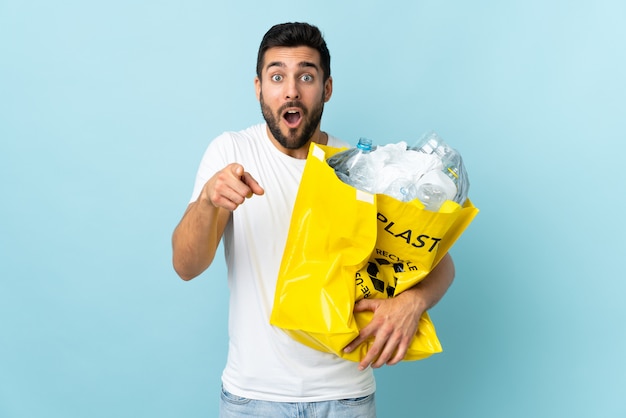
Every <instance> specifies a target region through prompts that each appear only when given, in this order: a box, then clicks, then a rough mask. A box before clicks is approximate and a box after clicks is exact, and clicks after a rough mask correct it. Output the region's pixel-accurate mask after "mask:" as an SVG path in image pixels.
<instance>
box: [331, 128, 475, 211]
mask: <svg viewBox="0 0 626 418" xmlns="http://www.w3.org/2000/svg"><path fill="white" fill-rule="evenodd" d="M370 143H371V141H370ZM360 145H361V140H360V141H359V144H357V146H356V147H354V148H349V149H346V150H344V151H341V152H338V153H336V154H335V155H333V156H332V157H330V158H328V160H327V162H328V165H330V166H331V167H332V168H333V169H334V170H335V173H336V174H337V177H339V179H340V180H342V181H343V182H344V183H347V184H349V185H351V186H354V187H356V188H357V189H360V190H364V191H367V192H370V193H376V194H385V195H388V196H392V197H394V198H396V199H398V200H400V201H403V202H409V201H411V200H413V199H419V200H420V201H421V202H422V203H423V204H424V206H425V208H426V209H428V210H432V211H438V210H439V208H440V207H441V205H442V204H443V202H445V201H446V200H452V201H455V202H457V203H459V204H461V205H462V204H463V203H464V202H465V199H467V194H468V191H469V178H468V176H467V171H466V170H465V166H464V164H463V159H462V158H461V154H460V153H459V152H458V151H456V150H455V149H454V148H452V147H450V146H449V145H448V144H447V143H446V142H445V141H443V139H441V137H439V136H438V135H437V133H435V132H430V133H428V134H426V135H424V136H423V137H422V138H421V139H420V140H419V141H418V142H417V143H416V144H414V145H413V146H410V147H409V146H408V145H407V143H406V142H398V143H396V144H386V145H382V146H372V147H371V151H367V152H365V153H364V152H362V151H361V149H362V147H360Z"/></svg>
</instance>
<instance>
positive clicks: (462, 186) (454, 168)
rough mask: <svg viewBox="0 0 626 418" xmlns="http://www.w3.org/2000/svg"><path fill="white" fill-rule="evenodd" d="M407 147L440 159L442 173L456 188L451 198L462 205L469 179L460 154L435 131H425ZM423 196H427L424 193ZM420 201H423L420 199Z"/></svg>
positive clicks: (465, 197) (435, 198) (434, 198)
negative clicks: (413, 143) (414, 142)
mask: <svg viewBox="0 0 626 418" xmlns="http://www.w3.org/2000/svg"><path fill="white" fill-rule="evenodd" d="M409 149H412V150H415V151H419V152H423V153H425V154H435V155H437V156H438V157H439V158H440V159H441V162H442V163H443V172H444V174H446V176H448V177H449V178H450V179H451V180H452V181H453V182H454V184H455V186H456V189H457V191H456V194H455V196H454V199H453V200H454V201H455V202H457V203H459V204H461V205H462V204H463V203H464V202H465V200H466V199H467V193H468V190H469V179H468V177H467V172H466V171H465V166H464V165H463V159H462V158H461V154H460V153H459V152H458V151H457V150H455V149H454V148H452V147H450V146H449V145H448V144H446V143H445V142H444V140H443V139H441V137H439V135H437V133H435V132H429V133H427V134H426V135H424V136H423V137H422V139H420V141H418V142H417V143H416V144H415V145H414V146H412V147H409ZM424 193H428V191H424ZM423 197H424V198H427V197H426V195H424V196H423ZM437 199H438V198H437V197H435V196H433V200H437ZM420 200H421V199H420ZM422 203H425V202H423V201H422Z"/></svg>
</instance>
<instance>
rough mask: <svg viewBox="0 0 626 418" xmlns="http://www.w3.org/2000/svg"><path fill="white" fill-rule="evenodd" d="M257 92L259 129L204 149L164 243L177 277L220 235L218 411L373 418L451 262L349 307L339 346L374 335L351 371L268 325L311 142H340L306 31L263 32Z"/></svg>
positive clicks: (323, 55) (328, 80)
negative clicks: (382, 371)
mask: <svg viewBox="0 0 626 418" xmlns="http://www.w3.org/2000/svg"><path fill="white" fill-rule="evenodd" d="M254 85H255V89H256V96H257V99H258V100H259V102H260V104H261V110H262V113H263V117H264V119H265V121H266V123H265V124H259V125H256V126H252V127H250V128H248V129H246V130H243V131H240V132H227V133H224V134H222V135H220V136H218V137H217V138H216V139H214V140H213V141H212V142H211V143H210V144H209V146H208V148H207V151H206V152H205V154H204V157H203V159H202V162H201V164H200V168H199V170H198V174H197V178H196V184H195V188H194V192H193V196H192V201H191V203H190V204H189V206H188V208H187V211H186V212H185V214H184V215H183V218H182V220H181V221H180V223H179V225H178V226H177V227H176V229H175V231H174V234H173V238H172V242H173V264H174V268H175V270H176V272H177V273H178V274H179V275H180V277H181V278H183V279H184V280H190V279H192V278H194V277H196V276H198V275H199V274H201V273H202V272H203V271H204V270H205V269H207V268H208V267H209V265H210V264H211V262H212V261H213V258H214V256H215V253H216V249H217V247H218V244H219V242H220V240H221V239H222V238H223V239H224V252H225V256H226V263H227V267H228V284H229V288H230V305H229V306H230V310H229V350H228V360H227V364H226V367H225V369H224V372H223V375H222V383H223V390H222V403H221V406H220V408H221V411H220V412H221V416H223V417H239V416H253V417H265V416H267V417H273V418H275V417H280V416H303V417H304V416H330V417H332V416H346V417H353V416H354V417H356V416H359V417H361V416H365V417H374V416H375V404H374V391H375V381H374V376H373V371H372V368H377V367H380V366H382V365H384V364H389V365H392V364H396V363H398V362H399V361H400V360H402V358H403V357H404V354H405V353H406V349H407V347H408V345H409V342H410V341H411V337H412V336H413V335H414V334H415V332H416V330H417V324H418V320H419V317H420V316H421V314H422V313H423V312H424V311H425V310H427V309H429V308H431V307H432V306H433V305H434V304H435V303H437V301H438V300H439V299H440V298H441V297H442V296H443V295H444V293H445V292H446V290H447V288H448V287H449V285H450V284H451V282H452V280H453V277H454V265H453V263H452V260H451V258H450V257H449V256H445V257H444V259H443V260H442V261H441V262H440V264H439V265H438V266H437V268H435V269H434V270H433V272H432V273H431V274H430V275H429V276H428V277H427V278H426V279H425V280H423V281H422V282H421V283H420V284H418V285H416V286H415V287H413V288H411V289H409V290H407V291H405V292H403V293H401V294H400V295H398V296H397V297H395V298H392V299H387V300H368V299H364V300H362V301H360V302H358V303H357V304H356V306H355V311H363V310H370V311H373V312H374V317H373V319H372V321H371V323H370V324H369V325H368V326H367V327H365V328H363V329H362V330H361V332H360V335H359V336H358V337H357V338H356V339H355V340H354V341H353V342H351V343H350V344H349V345H348V346H347V347H346V350H348V351H349V350H353V349H355V348H356V347H357V346H358V345H359V344H360V343H361V342H363V341H364V340H366V339H367V338H369V337H373V338H374V341H375V342H374V344H373V345H372V347H371V349H370V350H369V352H368V353H367V355H366V356H365V357H364V359H363V360H362V361H361V362H360V363H359V364H356V363H353V362H350V361H347V360H344V359H341V358H339V357H338V356H336V355H333V354H329V353H323V352H319V351H316V350H314V349H311V348H309V347H306V346H304V345H302V344H300V343H298V342H296V341H294V340H292V339H291V338H290V337H288V336H287V335H286V334H285V333H283V332H282V331H281V330H280V329H277V328H275V327H273V326H271V325H270V324H269V317H270V313H271V309H272V304H273V299H274V288H275V285H276V278H277V275H278V270H279V266H280V262H281V257H282V253H283V249H284V245H285V242H286V239H287V234H288V231H289V221H290V215H291V211H292V209H293V205H294V202H295V198H296V193H297V190H298V184H299V182H300V178H301V176H302V172H303V169H304V164H305V159H306V156H307V153H308V149H309V145H310V143H311V142H316V143H320V144H324V145H330V146H334V147H341V146H349V145H348V144H347V143H345V142H342V141H340V140H338V139H337V138H335V137H333V136H331V135H329V134H327V133H325V132H323V131H321V128H320V122H321V117H322V113H323V109H324V104H325V103H326V102H327V101H328V100H329V99H330V97H331V95H332V92H333V80H332V77H331V75H330V54H329V52H328V48H327V46H326V43H325V41H324V39H323V37H322V34H321V33H320V31H319V30H318V28H316V27H315V26H312V25H309V24H305V23H286V24H281V25H276V26H274V27H272V28H271V29H270V30H269V31H268V32H267V33H266V34H265V36H264V38H263V40H262V42H261V45H260V48H259V53H258V59H257V76H256V77H255V80H254ZM320 187H323V185H320ZM328 216H332V213H329V214H328ZM370 366H371V367H370ZM296 414H300V415H296Z"/></svg>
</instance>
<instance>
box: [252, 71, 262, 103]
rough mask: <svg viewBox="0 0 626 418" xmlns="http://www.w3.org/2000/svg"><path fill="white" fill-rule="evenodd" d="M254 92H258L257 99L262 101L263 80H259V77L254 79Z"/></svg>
mask: <svg viewBox="0 0 626 418" xmlns="http://www.w3.org/2000/svg"><path fill="white" fill-rule="evenodd" d="M254 90H255V92H256V99H257V100H258V101H261V80H259V77H258V76H256V77H254Z"/></svg>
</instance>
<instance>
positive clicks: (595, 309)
mask: <svg viewBox="0 0 626 418" xmlns="http://www.w3.org/2000/svg"><path fill="white" fill-rule="evenodd" d="M294 20H301V21H309V22H311V23H314V24H316V25H318V26H319V27H320V28H321V29H322V31H323V32H324V33H325V35H326V40H327V42H328V44H329V48H330V50H331V54H332V59H333V61H332V69H333V76H334V87H335V91H334V95H333V97H332V99H331V101H330V102H329V103H328V104H327V106H326V109H325V116H324V121H323V129H325V130H327V131H329V132H331V133H333V134H335V135H336V136H339V137H342V138H344V139H346V140H347V141H349V142H351V143H356V141H357V139H358V137H359V136H368V137H370V138H372V139H374V141H375V142H377V143H379V144H382V143H387V142H397V141H400V140H405V141H408V142H413V141H416V140H417V139H418V138H419V137H420V136H421V135H422V133H424V132H425V131H427V130H431V129H434V130H436V131H437V132H438V133H439V134H440V135H441V136H442V137H443V138H444V139H445V140H446V141H448V142H449V143H451V144H452V145H454V146H455V147H456V148H457V149H458V150H459V151H461V153H462V154H463V156H464V159H465V163H466V166H467V168H468V171H469V174H470V179H471V183H472V186H471V189H470V197H471V198H472V200H473V202H474V203H475V204H476V206H477V207H479V208H480V210H481V212H480V213H479V215H478V217H477V218H476V219H475V221H474V222H473V223H472V224H471V225H470V227H469V228H468V230H467V231H466V233H465V234H464V235H463V236H462V237H461V238H460V240H459V241H458V242H457V244H456V245H455V246H454V248H453V249H452V251H451V252H452V254H453V256H454V259H455V262H456V266H457V278H456V281H455V283H454V285H453V287H452V288H451V289H450V291H449V292H448V295H447V296H446V298H445V299H444V300H443V301H442V302H441V303H440V304H439V305H438V306H437V307H436V308H435V309H433V310H432V312H431V314H432V317H433V321H434V322H435V325H436V327H437V332H438V334H439V337H440V339H441V341H442V344H443V346H444V352H443V353H442V354H439V355H436V356H433V357H431V358H429V359H427V360H423V361H419V362H407V363H402V364H400V365H397V366H394V367H387V368H383V369H380V370H378V371H377V376H378V386H379V390H378V406H379V415H380V416H382V417H395V418H398V417H415V416H421V415H419V414H418V412H423V416H428V417H442V418H443V417H446V418H448V417H481V418H486V417H498V418H500V417H509V418H512V417H564V416H567V417H624V416H626V396H625V395H626V390H625V388H626V364H625V355H624V353H626V332H625V325H624V324H625V320H626V305H625V304H624V301H623V299H624V295H625V294H626V285H625V284H624V272H623V268H622V259H623V258H624V256H626V251H624V250H625V245H624V235H625V232H626V230H625V227H624V220H623V219H622V218H623V212H624V206H625V204H626V201H625V198H624V196H625V193H624V174H623V161H624V151H625V147H624V142H625V139H626V135H625V132H626V126H625V123H626V122H625V121H626V117H625V114H626V112H625V111H626V103H625V100H626V99H625V97H626V77H625V73H626V48H624V44H625V41H626V5H625V3H624V1H618V0H615V1H610V0H590V1H545V0H540V1H539V0H515V1H501V2H499V1H486V0H477V1H473V2H464V1H441V0H438V1H435V0H429V1H414V2H412V1H404V2H399V1H392V0H388V1H384V2H374V1H360V2H339V1H336V0H332V1H331V0H329V1H326V0H321V1H317V2H311V3H304V4H302V3H297V2H296V3H285V2H276V1H265V2H254V1H229V2H218V3H216V4H214V3H213V2H208V1H199V0H198V1H176V2H174V1H166V0H163V1H141V0H136V1H120V0H108V1H89V2H86V1H78V0H75V1H67V0H57V1H50V2H47V1H28V0H22V1H17V0H0V139H1V141H0V179H1V180H0V187H1V188H0V193H1V199H2V200H1V202H2V203H1V205H0V257H1V262H0V278H1V280H0V321H1V322H0V416H2V417H7V418H18V417H19V418H21V417H29V418H30V417H91V418H96V417H107V418H108V417H113V416H115V417H148V416H149V417H180V416H185V417H212V416H215V415H216V408H217V402H218V390H219V386H220V382H219V378H220V374H221V370H222V367H223V364H224V361H225V355H226V338H227V335H226V321H227V317H226V311H227V302H226V300H227V299H226V293H227V288H226V284H225V280H224V277H223V276H224V264H223V262H222V260H221V257H218V258H219V261H217V262H216V263H215V264H214V265H213V266H212V267H211V268H210V270H209V271H207V272H206V273H205V274H203V276H202V277H200V278H197V279H196V280H193V281H191V282H189V283H185V282H183V281H181V280H179V279H178V278H177V276H176V275H175V274H174V272H173V269H172V267H171V262H170V258H171V249H170V237H171V232H172V230H173V228H174V227H175V225H176V224H177V223H178V221H179V219H180V217H181V215H182V213H183V211H184V209H185V207H186V205H187V202H188V199H189V197H190V194H191V188H192V183H193V179H194V175H195V171H196V168H197V166H198V163H199V161H200V157H201V154H202V152H203V151H204V149H205V147H206V145H207V143H208V142H209V141H210V140H211V139H212V138H213V137H215V136H216V135H218V134H219V133H221V132H222V131H224V130H238V129H242V128H245V127H247V126H248V125H250V124H253V123H257V122H259V121H261V120H262V119H261V113H260V110H259V106H258V103H257V101H256V99H255V96H254V89H253V77H254V67H255V59H256V50H257V47H258V44H259V42H260V39H261V37H262V35H263V34H264V33H265V31H266V30H267V29H268V28H269V27H270V26H271V25H273V24H275V23H279V22H283V21H294ZM259 361H262V359H259Z"/></svg>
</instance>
